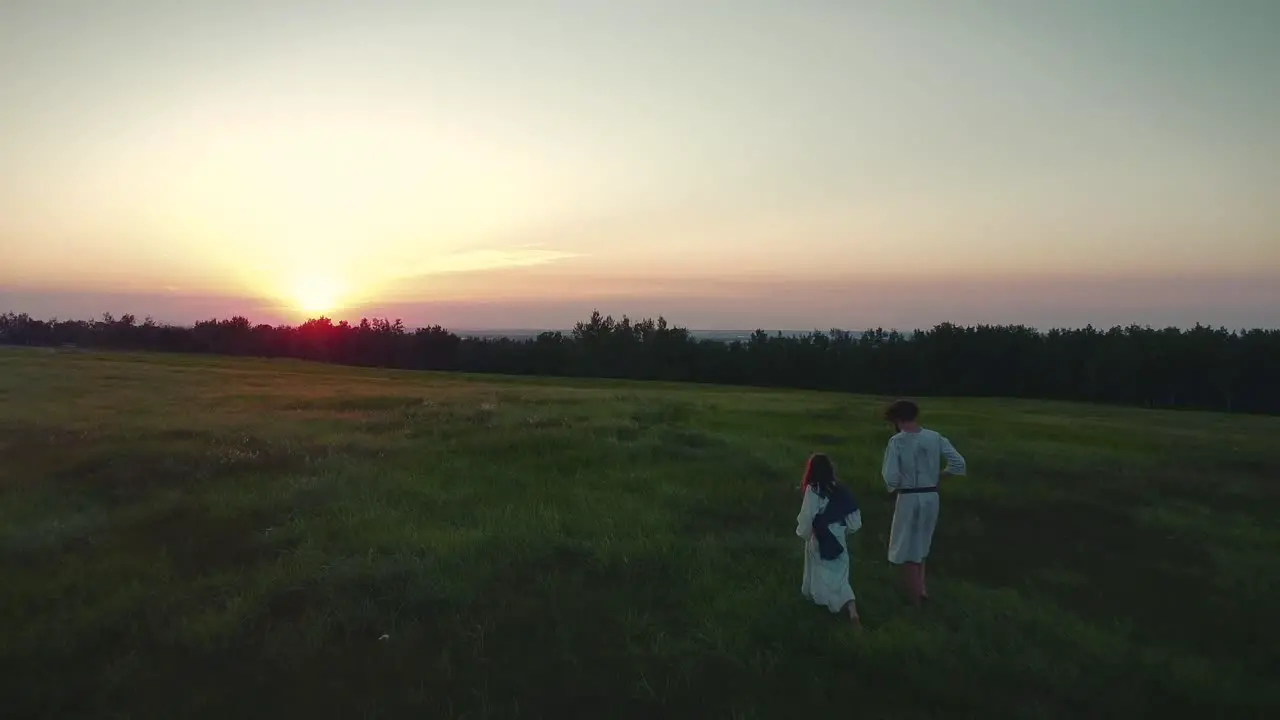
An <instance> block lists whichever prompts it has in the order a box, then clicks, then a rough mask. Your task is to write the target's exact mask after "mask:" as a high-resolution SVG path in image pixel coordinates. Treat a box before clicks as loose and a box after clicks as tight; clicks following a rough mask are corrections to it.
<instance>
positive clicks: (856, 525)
mask: <svg viewBox="0 0 1280 720" xmlns="http://www.w3.org/2000/svg"><path fill="white" fill-rule="evenodd" d="M844 525H845V531H846V532H851V533H856V532H858V531H859V530H861V529H862V511H861V510H854V511H853V512H851V513H849V517H847V518H845V519H844Z"/></svg>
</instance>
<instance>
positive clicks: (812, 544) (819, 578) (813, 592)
mask: <svg viewBox="0 0 1280 720" xmlns="http://www.w3.org/2000/svg"><path fill="white" fill-rule="evenodd" d="M827 502H828V499H827V498H824V497H822V496H820V495H818V493H817V492H815V491H813V490H812V489H810V488H807V487H806V488H805V490H804V501H803V502H802V503H801V504H800V514H799V515H797V516H796V536H797V537H802V538H804V539H805V543H804V580H802V581H801V583H800V594H802V595H804V596H805V597H807V598H809V599H810V600H812V601H813V602H815V603H817V604H818V605H823V606H825V607H826V608H827V609H828V610H830V611H831V612H833V613H834V612H840V610H841V609H842V608H844V606H845V605H847V604H848V603H850V602H852V601H853V588H852V587H851V586H850V585H849V545H848V541H847V538H846V537H845V533H847V532H857V531H858V529H859V528H861V527H862V511H861V510H854V511H853V512H852V513H850V514H849V515H848V516H847V517H845V518H844V521H843V524H842V523H832V524H831V525H829V526H828V527H829V528H830V529H831V534H832V535H835V537H836V541H837V542H839V543H840V547H841V548H843V549H844V552H842V553H840V557H838V558H836V559H835V560H823V559H822V555H821V554H819V552H818V540H817V538H815V537H813V518H814V516H816V515H817V514H818V513H820V512H822V510H823V509H825V508H826V507H827Z"/></svg>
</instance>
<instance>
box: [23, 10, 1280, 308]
mask: <svg viewBox="0 0 1280 720" xmlns="http://www.w3.org/2000/svg"><path fill="white" fill-rule="evenodd" d="M1278 78H1280V2H1273V1H1272V2H1269V1H1268V0H1252V1H1250V0H1186V1H1184V0H1076V1H1074V2H1063V1H1060V0H1039V1H1037V0H1007V1H1003V2H998V1H996V0H989V1H986V2H977V1H975V2H965V3H959V2H957V3H947V2H933V1H925V0H877V1H874V2H872V1H855V0H841V1H837V0H644V1H640V0H631V1H628V2H623V1H622V0H616V1H615V2H606V1H604V0H599V1H588V0H578V1H576V2H570V1H569V0H523V1H517V0H505V1H500V0H453V1H440V2H431V1H426V0H397V1H392V0H363V1H362V2H337V1H332V2H330V1H327V0H307V1H305V2H304V1H303V0H272V1H271V2H262V1H258V0H254V1H252V2H251V1H249V0H217V1H212V0H210V1H208V2H205V1H197V0H189V1H187V2H178V1H177V0H0V312H3V311H6V310H11V311H18V312H22V311H25V312H30V313H31V314H33V315H37V316H42V317H43V316H50V315H57V316H59V317H86V318H87V317H93V316H96V315H99V314H101V313H102V312H104V311H110V312H113V313H115V314H117V315H119V314H121V313H125V312H132V313H135V314H137V315H138V316H139V317H141V316H145V315H153V316H155V317H156V318H157V319H160V320H164V321H172V322H190V321H192V320H194V319H198V318H201V317H210V316H228V315H230V314H233V313H243V314H248V315H249V316H250V317H251V318H253V319H254V320H261V321H270V322H297V321H298V320H300V319H303V318H305V317H308V316H312V315H318V314H320V313H321V312H323V313H325V314H328V315H329V316H330V317H334V318H350V319H358V318H359V317H360V316H361V315H390V316H392V317H402V318H403V319H404V320H405V322H406V323H408V324H411V325H416V324H426V323H442V324H445V325H447V326H451V327H455V328H483V327H501V328H515V327H563V326H567V325H570V324H572V323H573V322H574V321H575V320H578V319H582V318H584V317H585V316H586V315H588V314H589V313H590V312H591V310H592V309H593V308H599V309H600V310H601V311H604V312H611V313H614V314H616V315H621V314H623V313H628V314H630V315H632V316H633V317H635V316H648V315H657V314H665V315H666V316H667V317H668V318H670V319H671V320H673V321H674V322H677V323H680V324H683V325H687V326H691V327H695V328H726V329H727V328H734V329H736V328H754V327H765V328H810V327H819V328H828V327H833V326H839V327H846V328H854V329H861V328H865V327H873V326H877V325H882V326H886V327H890V326H893V327H904V328H909V327H924V326H929V325H933V324H935V323H937V322H941V321H944V320H951V321H955V322H964V323H972V322H1022V323H1027V324H1031V325H1037V326H1040V327H1048V326H1054V325H1072V326H1075V325H1083V324H1086V323H1093V324H1095V325H1110V324H1113V323H1128V322H1138V323H1151V324H1156V325H1165V324H1176V325H1189V324H1193V323H1195V322H1197V321H1200V322H1205V323H1210V324H1214V325H1218V324H1224V325H1227V326H1229V327H1242V326H1268V327H1277V326H1280V91H1277V88H1278V87H1280V84H1278V83H1280V80H1278Z"/></svg>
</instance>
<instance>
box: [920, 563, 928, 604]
mask: <svg viewBox="0 0 1280 720" xmlns="http://www.w3.org/2000/svg"><path fill="white" fill-rule="evenodd" d="M924 569H925V561H924V560H921V561H920V599H921V600H928V599H929V585H928V583H926V582H925V576H924Z"/></svg>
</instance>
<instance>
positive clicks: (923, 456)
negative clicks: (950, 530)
mask: <svg viewBox="0 0 1280 720" xmlns="http://www.w3.org/2000/svg"><path fill="white" fill-rule="evenodd" d="M943 458H945V459H946V461H947V466H946V468H947V472H948V473H949V474H951V475H964V474H965V464H964V458H963V457H961V456H960V453H958V452H956V449H955V447H954V446H952V444H951V441H950V440H948V439H946V438H945V437H943V436H942V435H939V434H938V433H936V432H934V431H932V430H925V429H923V428H922V429H920V430H919V431H917V432H900V433H898V434H897V435H894V436H893V437H891V438H889V445H888V446H887V447H886V448H885V450H884V464H883V466H882V467H881V470H880V474H881V475H882V476H883V477H884V485H885V487H886V488H888V489H889V491H890V492H893V491H896V490H904V489H911V488H927V487H937V485H938V476H939V474H940V473H941V470H942V459H943ZM938 509H939V501H938V493H936V492H923V493H908V494H902V493H899V494H898V497H897V500H896V504H895V505H894V510H893V524H892V525H891V526H890V528H889V562H891V563H893V564H895V565H901V564H902V563H921V562H924V561H925V559H927V558H928V557H929V550H930V548H931V546H932V545H933V531H934V528H936V527H937V525H938Z"/></svg>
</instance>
